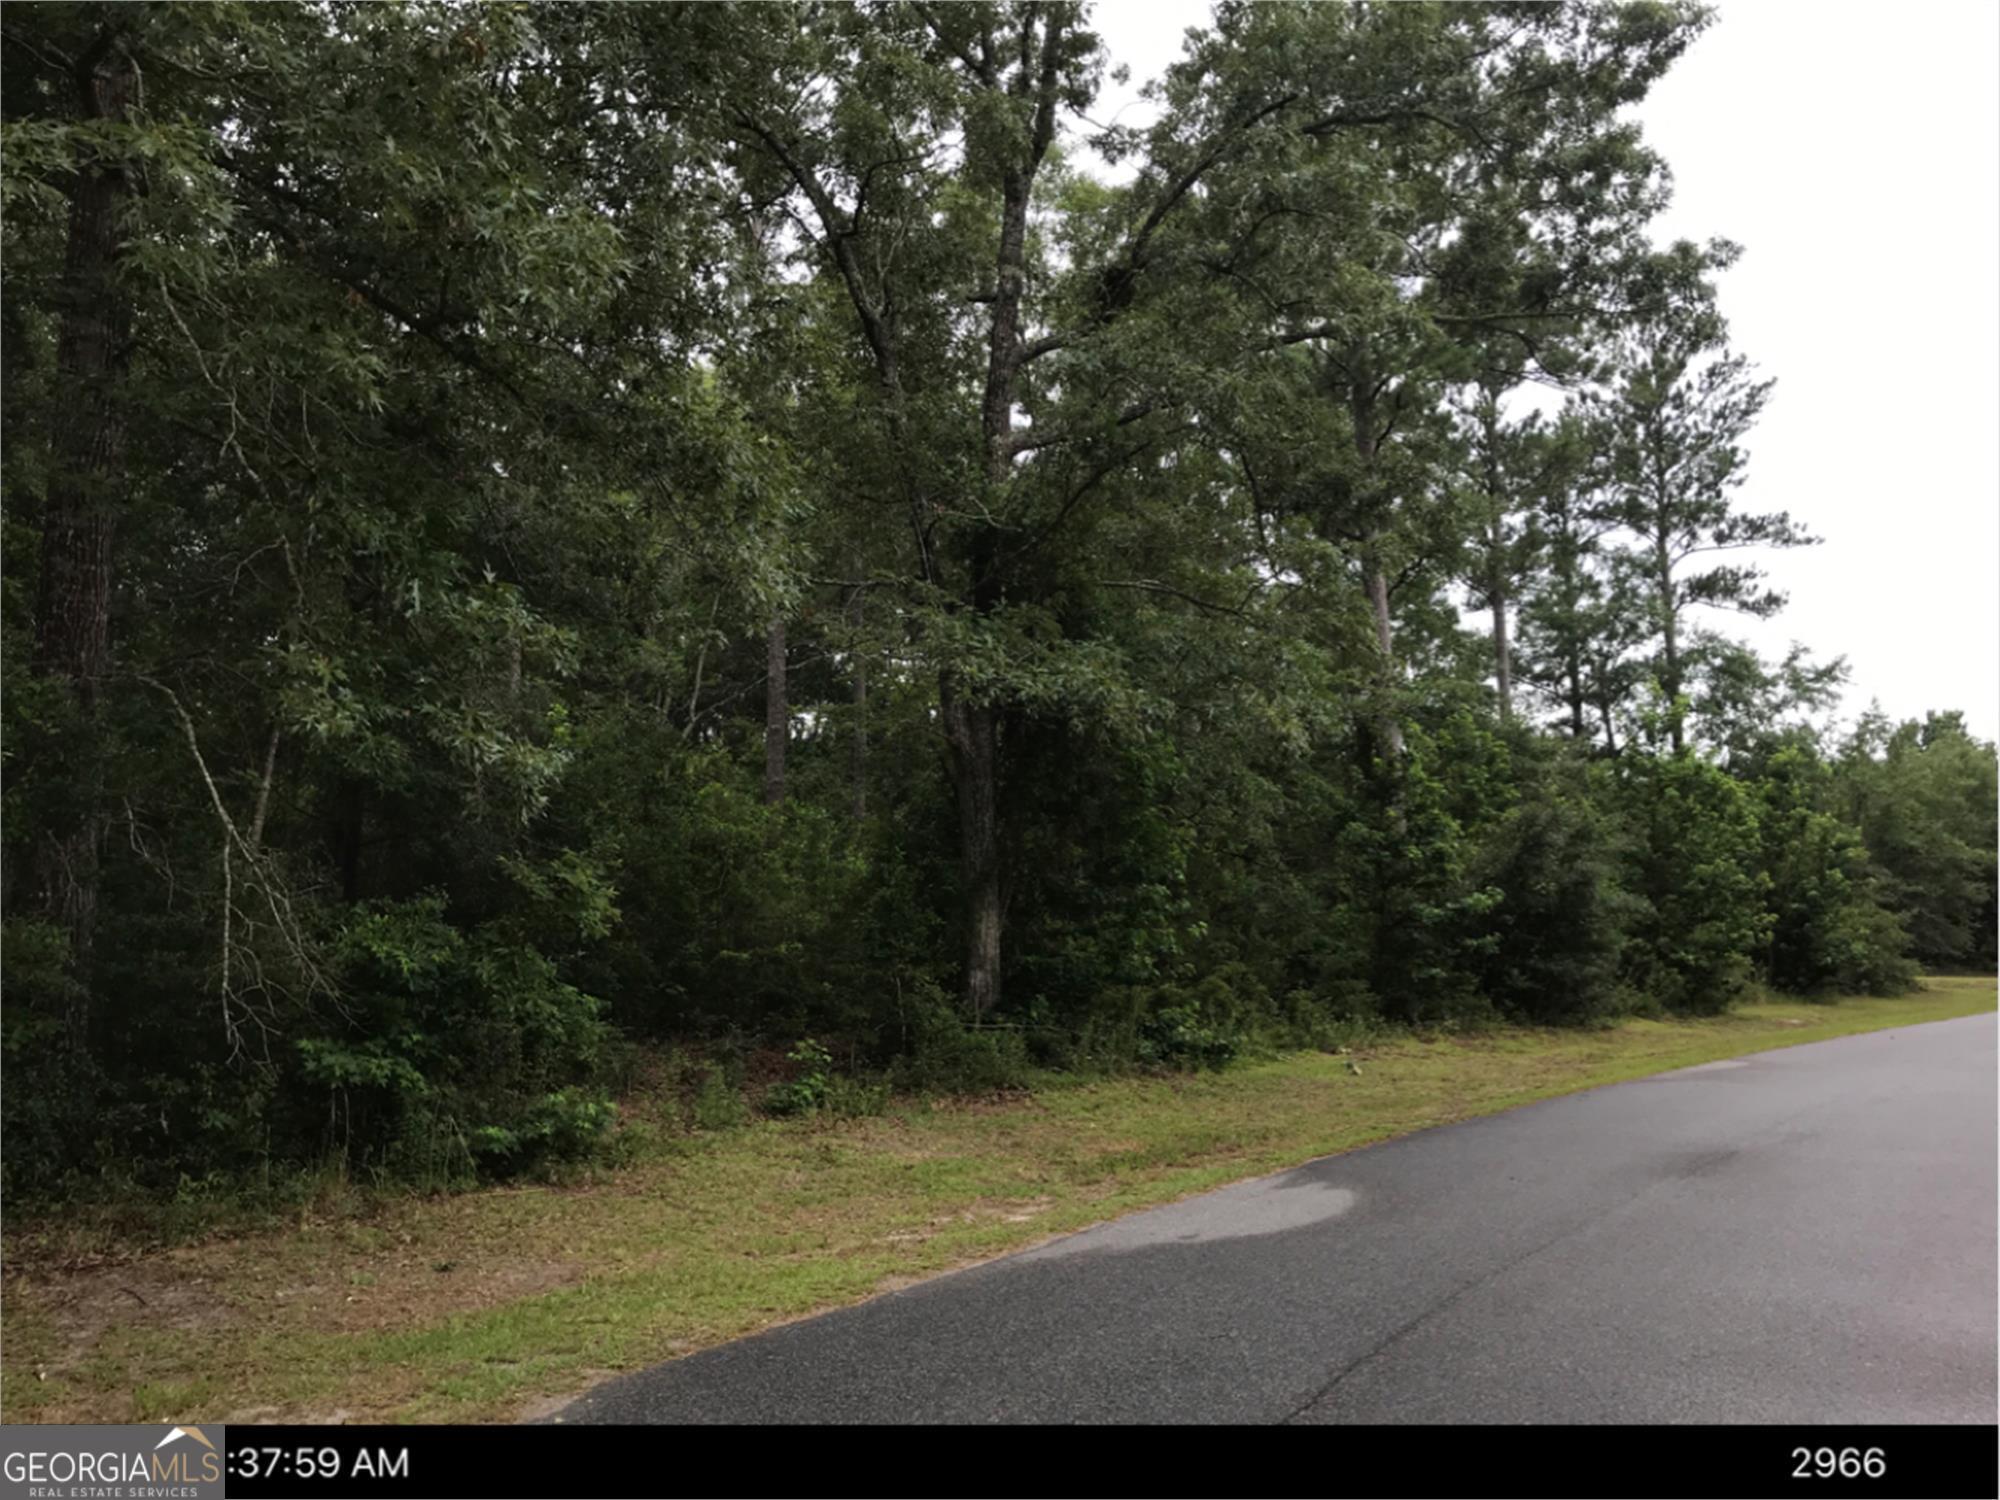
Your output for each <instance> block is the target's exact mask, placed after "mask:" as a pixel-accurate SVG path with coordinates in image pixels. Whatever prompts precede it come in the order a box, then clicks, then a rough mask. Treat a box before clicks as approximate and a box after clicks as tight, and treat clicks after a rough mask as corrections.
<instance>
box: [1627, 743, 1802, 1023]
mask: <svg viewBox="0 0 2000 1500" xmlns="http://www.w3.org/2000/svg"><path fill="white" fill-rule="evenodd" d="M1619 772H1620V775H1619V791H1620V794H1621V797H1622V800H1623V803H1624V806H1625V812H1626V817H1627V819H1628V820H1629V826H1630V829H1631V846H1630V854H1629V856H1628V863H1629V866H1630V870H1631V874H1630V877H1629V884H1630V888H1631V889H1632V891H1633V892H1634V894H1636V895H1637V896H1639V897H1640V898H1641V900H1642V901H1643V902H1644V903H1645V904H1644V906H1643V907H1642V908H1641V909H1640V913H1639V917H1638V920H1637V921H1636V922H1635V924H1634V927H1633V932H1632V941H1631V943H1630V944H1629V945H1628V946H1627V949H1626V971H1627V975H1628V977H1629V978H1630V979H1631V981H1632V982H1633V984H1634V985H1635V986H1636V987H1637V988H1638V989H1639V990H1640V991H1642V992H1643V993H1645V994H1647V995H1650V996H1652V997H1653V998H1654V999H1656V1000H1657V1001H1658V1002H1659V1003H1660V1004H1662V1005H1664V1006H1665V1007H1666V1008H1667V1009H1669V1010H1675V1011H1685V1012H1688V1013H1690V1014H1696V1015H1706V1014H1713V1013H1715V1012H1717V1011H1720V1010H1723V1009H1726V1008H1727V1007H1728V1005H1729V1004H1730V1002H1731V1001H1733V1000H1735V999H1736V998H1737V997H1738V996H1740V995H1741V994H1743V993H1744V991H1745V990H1746V989H1747V988H1748V987H1749V985H1750V983H1751V981H1752V979H1753V978H1754V977H1755V962H1754V960H1755V955H1756V954H1757V953H1758V952H1759V951H1760V950H1761V949H1762V947H1763V945H1764V944H1765V943H1766V942H1767V941H1768V939H1769V935H1770V931H1771V926H1772V922H1771V918H1770V916H1769V914H1768V913H1767V911H1766V909H1765V896H1766V893H1767V890H1768V888H1769V884H1770V881H1769V877H1768V876H1766V875H1765V874H1764V872H1763V871H1762V870H1761V869H1760V868H1759V860H1758V854H1759V847H1758V840H1757V809H1756V806H1755V802H1754V800H1753V799H1752V796H1751V794H1750V793H1749V792H1748V791H1746V790H1745V789H1744V787H1743V786H1742V785H1741V784H1740V783H1738V782H1736V781H1734V780H1732V779H1731V778H1730V777H1729V776H1728V775H1727V774H1725V773H1724V772H1723V771H1722V770H1721V769H1720V768H1718V767H1716V766H1714V765H1712V764H1710V763H1709V762H1707V761H1704V760H1701V759H1699V758H1698V757H1696V756H1694V755H1691V754H1688V753H1686V752H1682V753H1681V754H1678V755H1668V756H1637V755H1635V756H1630V757H1627V758H1625V759H1624V760H1623V761H1621V763H1620V765H1619Z"/></svg>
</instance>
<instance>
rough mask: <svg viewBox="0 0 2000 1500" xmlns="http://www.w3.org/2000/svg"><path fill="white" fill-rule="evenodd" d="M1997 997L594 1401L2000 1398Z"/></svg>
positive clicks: (1175, 1406) (969, 1410)
mask: <svg viewBox="0 0 2000 1500" xmlns="http://www.w3.org/2000/svg"><path fill="white" fill-rule="evenodd" d="M1994 1048H1995V1018H1994V1017H1993V1016H1992V1015H1985V1016H1975V1017H1968V1018H1966V1019H1963V1020H1956V1021H1942V1022H1937V1023H1934V1024H1931V1025H1926V1026H1916V1027H1910V1028H1908V1029H1905V1030H1900V1031H1885V1032H1876V1033H1873V1034H1870V1035H1866V1036H1856V1037H1847V1038H1843V1039H1841V1040H1838V1041H1831V1042H1821V1043H1816V1044H1812V1045H1808V1046H1802V1047H1794V1048H1788V1049H1785V1050H1782V1051H1777V1052H1766V1053H1762V1054H1759V1055H1757V1056H1754V1057H1748V1058H1743V1059H1739V1060H1735V1061H1730V1062H1723V1063H1710V1064H1708V1065H1706V1066H1704V1067H1699V1068H1691V1069H1688V1070H1686V1071H1683V1072H1678V1073H1667V1074H1661V1075H1659V1076H1657V1077H1654V1078H1649V1079H1644V1080H1641V1081H1638V1082H1634V1083H1626V1084H1619V1085H1615V1086H1613V1087H1609V1088H1601V1089H1597V1090H1594V1091H1592V1092H1590V1093H1587V1094H1579V1095H1573V1096H1571V1097H1569V1098H1564V1099H1554V1100H1550V1101H1548V1102H1546V1103H1542V1104H1536V1105H1531V1106H1528V1107H1526V1108H1523V1109H1517V1110H1513V1111H1510V1112H1509V1113H1507V1114H1502V1115H1494V1116H1490V1117H1488V1118H1486V1119H1481V1120H1473V1121H1469V1122H1467V1123H1465V1124H1462V1125H1453V1126H1447V1127H1443V1128H1441V1129H1436V1130H1427V1131H1424V1132H1423V1133H1421V1134H1418V1135H1413V1136H1407V1137H1404V1138H1403V1139H1401V1140H1397V1141H1390V1142H1386V1143H1384V1144H1382V1145H1379V1146H1373V1147H1370V1148H1368V1149H1366V1150H1361V1151H1355V1152H1351V1153H1349V1154H1348V1155H1345V1156H1338V1157H1329V1158H1327V1159H1325V1160H1322V1161H1317V1162H1314V1163H1311V1164H1310V1165H1307V1166H1304V1167H1301V1168H1299V1169H1297V1170H1296V1171H1291V1172H1286V1173H1283V1174H1281V1175H1279V1176H1276V1177H1267V1178H1263V1179H1260V1180H1257V1181H1254V1182H1247V1183H1240V1184H1238V1185H1236V1186H1234V1187H1230V1188H1226V1189H1224V1190H1222V1191H1220V1192H1215V1193H1209V1194H1207V1195H1205V1196H1203V1197H1200V1198H1194V1199H1189V1200H1187V1201H1185V1202H1182V1203H1177V1204H1174V1205H1171V1206H1169V1207H1166V1208H1160V1209H1155V1210H1151V1211H1149V1212H1146V1213H1140V1214H1134V1215H1131V1216H1130V1217H1127V1218H1124V1219H1119V1220H1116V1221H1114V1222H1112V1223H1109V1224H1105V1225H1100V1226H1099V1227H1097V1228H1095V1229H1090V1230H1086V1231H1084V1232H1082V1233H1080V1234H1075V1235H1071V1236H1069V1237H1067V1238H1065V1239H1061V1240H1056V1241H1053V1242H1051V1243H1049V1244H1047V1245H1044V1246H1042V1247H1041V1248H1039V1249H1036V1250H1031V1251H1028V1252H1025V1253H1023V1254H1019V1255H1014V1256H1010V1257H1008V1258H1006V1259H1004V1260H998V1261H993V1262H990V1263H988V1264H986V1265H983V1266H978V1267H974V1268H972V1269H970V1270H966V1271H961V1272H958V1273H956V1274H953V1275H949V1276H943V1277H939V1278H937V1279H935V1280H931V1281H927V1282H923V1283H921V1284H919V1285H916V1286H912V1287H910V1288H908V1289H906V1290H903V1291H900V1292H895V1293H891V1294H889V1295H886V1296H882V1297H878V1298H876V1299H875V1300H874V1301H872V1302H868V1303H865V1304H862V1305H860V1306H857V1307H852V1308H847V1309H844V1310H842V1311H839V1312H833V1313H829V1314H826V1315H825V1316H823V1317H819V1318H814V1319H812V1320H810V1321H807V1322H803V1323H794V1324H791V1325H788V1326H786V1327H783V1328H779V1329H775V1330H773V1331H771V1332H769V1333H766V1334H762V1335H759V1336H757V1337H755V1338H750V1339H744V1340H742V1341H741V1342H738V1343H734V1344H728V1345H725V1346H723V1347H721V1348H718V1349H713V1350H710V1351H708V1352H706V1353H703V1354H698V1355H694V1356H691V1357H689V1358H686V1359H681V1360H677V1361H675V1362H673V1363H671V1364H667V1365H662V1366H659V1367H657V1368H655V1369H651V1370H646V1371H642V1372H639V1373H637V1374H633V1375H628V1376H624V1377H621V1378H619V1379H617V1380H614V1381H612V1382H610V1383H608V1384H605V1385H602V1386H599V1387H598V1388H597V1389H595V1390H594V1391H592V1392H590V1393H589V1394H587V1395H585V1396H584V1397H582V1398H581V1399H580V1400H578V1401H577V1402H576V1403H574V1404H573V1405H571V1406H570V1407H569V1408H567V1409H566V1410H565V1411H564V1412H562V1413H561V1414H560V1415H559V1416H558V1417H557V1418H556V1419H555V1420H558V1421H565V1422H593V1421H596V1422H607V1421H609V1422H1114V1421H1125V1422H1282V1421H1292V1422H1614V1421H1616V1422H1642V1423H1654V1422H1983V1423H1990V1422H1992V1420H1993V1417H1994V1407H1995V1377H1994V1365H1995V1326H1996V1311H2000V1310H1996V1306H1995V1264H1994V1261H1995V1249H1994V1247H1995V1186H1994V1184H1995V1116H1996V1103H1995V1074H1996V1068H1995V1051H1994Z"/></svg>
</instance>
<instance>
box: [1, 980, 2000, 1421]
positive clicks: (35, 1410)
mask: <svg viewBox="0 0 2000 1500" xmlns="http://www.w3.org/2000/svg"><path fill="white" fill-rule="evenodd" d="M1994 999H1995V994H1994V982H1993V981H1992V980H1991V979H1988V978H1980V979H1945V980H1932V981H1929V982H1928V983H1927V984H1926V985H1925V987H1924V989H1923V991H1922V992H1921V993H1917V994H1912V995H1908V996H1903V997H1898V998H1893V999H1848V1000H1843V1001H1841V1002H1839V1003H1837V1004H1819V1005H1811V1004H1802V1003H1798V1002H1783V1003H1776V1002H1773V1003H1756V1004H1750V1005H1745V1006H1743V1007H1741V1008H1739V1009H1738V1010H1737V1011H1735V1012H1734V1013H1732V1014H1730V1015H1727V1016H1717V1017H1708V1018H1698V1019H1674V1020H1645V1019H1635V1020H1628V1021H1624V1022H1621V1023H1618V1024H1615V1025H1608V1026H1599V1027H1590V1028H1580V1027H1565V1028H1559V1029H1558V1028H1541V1029H1531V1028H1520V1027H1508V1028H1501V1029H1495V1030H1489V1031H1484V1032H1479V1033H1475V1034H1463V1033H1460V1034H1452V1033H1442V1032H1441V1033H1431V1034H1424V1035H1397V1036H1382V1037H1376V1038H1373V1039H1368V1040H1361V1039H1357V1041H1356V1042H1355V1044H1354V1045H1352V1046H1349V1047H1347V1048H1345V1049H1344V1050H1339V1051H1333V1052H1295V1053H1288V1054H1285V1055H1282V1056H1276V1057H1270V1058H1266V1059H1262V1060H1254V1061H1248V1062H1244V1063H1241V1064H1239V1065H1237V1066H1234V1067H1231V1068H1229V1069H1227V1070H1224V1071H1205V1072H1198V1073H1181V1074H1172V1075H1162V1076H1155V1077H1149V1078H1125V1079H1117V1080H1106V1081H1099V1082H1093V1083H1072V1084H1070V1085H1068V1086H1059V1087H1045V1088H1043V1089H1040V1090H1038V1091H1036V1092H1035V1093H1033V1094H1016V1095H995V1096H988V1097H985V1098H979V1099H968V1098H937V1099H916V1098H909V1097H902V1096H898V1097H893V1098H889V1099H885V1100H882V1101H880V1102H879V1106H878V1108H879V1112H875V1113H868V1114H864V1115H861V1116H859V1117H856V1116H852V1115H847V1116H843V1115H842V1114H840V1113H839V1112H837V1111H836V1110H835V1109H832V1108H829V1107H827V1106H826V1105H825V1104H824V1103H823V1104H822V1105H821V1106H820V1107H817V1108H814V1109H810V1110H802V1111H795V1112H794V1113H795V1117H794V1118H790V1119H786V1120H782V1121H780V1120H771V1119H761V1120H742V1121H740V1122H738V1123H730V1124H723V1125H720V1126H714V1125H710V1126H703V1125H700V1124H697V1123H696V1122H694V1121H692V1120H691V1118H690V1108H691V1105H690V1102H689V1101H688V1100H686V1099H685V1098H682V1097H680V1096H678V1095H673V1094H671V1093H661V1092H659V1091H654V1092H651V1093H644V1092H642V1093H639V1094H635V1095H634V1096H632V1097H631V1098H630V1099H628V1100H627V1103H628V1105H629V1109H628V1111H627V1114H626V1116H625V1119H626V1121H627V1124H626V1125H625V1127H624V1131H623V1133H622V1135H621V1138H620V1145H619V1148H618V1155H619V1157H620V1165H619V1166H618V1167H617V1168H616V1169H615V1170H608V1171H597V1172H592V1173H588V1174H581V1175H576V1176H572V1177H569V1178H567V1179H563V1180H557V1181H550V1182H544V1183H536V1184H532V1185H529V1184H518V1185H514V1186H509V1187H498V1188H489V1189H485V1190H481V1191H478V1192H473V1193H464V1194H456V1195H431V1196H416V1195H412V1194H410V1193H408V1192H406V1191H405V1192H401V1193H395V1194H389V1195H384V1194H380V1193H376V1194H369V1193H363V1192H360V1191H358V1190H357V1189H356V1188H355V1187H353V1186H352V1185H346V1186H343V1185H342V1184H340V1183H338V1182H336V1181H332V1180H323V1181H321V1182H320V1183H319V1184H318V1191H317V1192H316V1193H315V1194H314V1195H313V1196H312V1197H311V1198H308V1199H305V1200H302V1201H300V1202H299V1203H297V1204H296V1205H295V1206H294V1207H293V1208H292V1209H291V1210H290V1211H289V1212H288V1214H287V1215H286V1216H285V1217H284V1218H283V1219H281V1220H273V1221H267V1222H266V1224H265V1226H264V1227H263V1228H260V1229H257V1230H254V1231H250V1232H238V1233H234V1234H212V1235H210V1236H208V1237H206V1238H200V1239H195V1240H193V1241H190V1242H186V1243H181V1244H178V1245H175V1246H173V1247H171V1248H154V1249H148V1250H143V1251H142V1250H139V1249H137V1248H136V1246H137V1244H138V1243H139V1241H138V1240H137V1239H136V1238H135V1237H134V1236H133V1235H132V1234H131V1233H130V1229H131V1226H126V1227H125V1229H123V1230H121V1229H120V1228H119V1227H118V1226H116V1225H112V1224H109V1223H106V1222H103V1221H98V1222H94V1223H93V1222H92V1221H90V1220H89V1219H88V1218H87V1217H86V1218H83V1219H81V1220H79V1221H77V1222H72V1223H48V1224H39V1225H35V1226H33V1227H32V1228H27V1229H10V1238H9V1240H8V1244H7V1257H8V1273H7V1277H6V1280H5V1284H4V1285H5V1290H4V1312H5V1324H4V1335H5V1346H6V1366H5V1379H4V1385H0V1407H4V1411H5V1415H6V1417H7V1419H8V1420H9V1421H109V1422H118V1421H165V1420H178V1419H189V1420H192V1419H195V1418H206V1419H209V1420H214V1419H216V1418H219V1417H221V1418H227V1419H228V1420H231V1421H245V1420H260V1419H262V1420H280V1419H299V1420H357V1421H358V1420H366V1419H378V1420H405V1419H407V1420H418V1419H422V1420H503V1419H509V1418H513V1417H518V1416H521V1415H525V1414H530V1413H537V1412H543V1411H547V1410H549V1409H551V1408H552V1406H553V1405H554V1404H555V1403H556V1402H558V1401H560V1400H561V1399H562V1398H564V1397H567V1396H569V1395H572V1394H574V1393H575V1392H576V1391H578V1390H579V1389H581V1388H583V1387H585V1386H587V1385H588V1384H590V1383H591V1382H592V1381H594V1380H596V1379H598V1378H600V1377H602V1376H604V1375H606V1374H608V1373H611V1372H613V1371H617V1370H624V1369H630V1368H635V1367H638V1366H642V1365H644V1364H648V1363H651V1362H655V1361H658V1360H662V1359H667V1358H672V1357H674V1356H676V1355H679V1354H683V1353H687V1352H689V1351H692V1350H694V1349H698V1348H702V1347H704V1346H707V1345H709V1344H713V1343H716V1342H719V1341H721V1340H724V1339H728V1338H731V1337H735V1336H738V1335H741V1334H745V1333H748V1332H751V1331H753V1330H755V1329H758V1328H762V1327H766V1326H768V1325H770V1324H772V1323H776V1322H780V1321H783V1320H785V1319H788V1318H793V1317H797V1316H800V1315H803V1314H806V1313H809V1312H812V1311H815V1310H818V1309H823V1308H826V1307H830V1306H835V1305H838V1304H841V1303H846V1302H852V1301H856V1300H859V1299H861V1298H865V1297H867V1296H870V1295H873V1294H876V1293H880V1292H883V1291H886V1290H891V1289H894V1288H896V1287H898V1286H900V1285H903V1284H905V1283H906V1282H907V1281H908V1280H910V1279H912V1278H919V1277H922V1276H925V1275H928V1274H931V1273H935V1272H938V1271H942V1270H944V1269H947V1268H949V1267H952V1266H955V1265H960V1264H964V1263H967V1262H970V1261H976V1260H979V1259H982V1258H985V1257H988V1256H991V1255H994V1254H998V1253H1001V1252H1003V1251H1006V1250H1011V1249H1016V1248H1019V1247H1021V1246H1024V1245H1027V1244H1030V1243H1032V1242H1034V1241H1036V1240H1039V1239H1042V1238H1044V1237H1046V1236H1049V1235H1052V1234H1059V1233H1062V1232H1064V1231H1068V1230H1073V1229H1077V1228H1079V1227H1082V1226H1084V1225H1086V1224H1089V1223H1092V1222H1095V1221H1098V1220H1101V1219H1105V1218H1108V1217H1111V1216H1114V1215H1116V1214H1119V1213H1123V1212H1127V1211H1130V1210H1133V1209H1137V1208H1141V1207H1144V1206H1147V1205H1150V1204H1155V1203H1161V1202H1165V1201H1168V1200H1170V1199H1173V1198H1176V1197H1180V1196H1182V1195H1185V1194H1187V1193H1191V1192H1197V1191H1200V1190H1202V1189H1205V1188H1210V1187H1214V1186H1218V1185H1220V1184H1222V1183H1225V1182H1228V1181H1231V1180H1234V1179H1237V1178H1241V1177H1245V1176H1249V1175H1253V1174H1256V1173H1259V1172H1264V1171H1270V1170H1275V1169H1278V1168H1282V1167H1286V1166H1291V1165H1295V1164H1297V1163H1299V1162H1302V1161H1305V1160H1307V1159H1310V1158H1312V1157H1314V1156H1318V1155H1323V1154H1326V1153H1330V1152H1337V1151H1343V1150H1349V1149H1352V1148H1354V1147H1357V1146H1361V1145H1365V1144H1367V1143H1369V1142H1372V1141H1378V1140H1382V1139H1386V1138H1388V1137H1390V1136H1394V1135H1399V1134H1402V1133H1405V1132H1407V1131H1411V1130H1417V1129H1422V1128H1424V1127H1426V1126H1431V1125H1438V1124H1443V1123H1447V1122H1449V1121H1453V1120H1459V1119H1464V1118H1467V1117H1470V1116H1474V1115H1479V1114H1485V1113H1490V1112H1492V1111H1494V1110H1499V1109H1504V1108H1508V1107H1510V1106H1513V1105H1518V1104H1523V1103H1527V1102H1529V1101H1532V1100H1535V1099H1540V1098H1544V1097H1547V1096H1550V1095H1554V1094H1560V1093H1566V1092H1571V1091H1574V1090H1577V1089H1582V1088H1589V1087H1593V1086H1596V1085H1600V1084H1605V1083H1612V1082H1617V1081H1620V1080H1623V1079H1629V1078H1634V1077H1638V1076H1642V1075H1644V1074H1647V1073H1653V1072H1658V1071H1661V1070H1663V1069H1667V1068H1674V1067H1684V1066H1690V1065H1693V1064H1697V1063H1702V1062H1707V1061H1712V1060H1714V1059H1717V1058H1721V1057H1728V1056H1735V1055H1738V1054H1741V1053H1745V1052H1752V1051H1757V1050H1761V1049H1764V1048H1769V1047H1782V1046H1788V1045H1792V1044H1796V1043H1801V1042H1811V1041H1819V1040H1824V1039H1827V1038H1829V1037H1835V1036H1840V1035H1844V1034H1848V1033H1853V1032H1860V1031H1868V1030H1874V1029H1878V1028H1881V1027H1889V1026H1902V1025H1913V1024H1917V1023H1921V1022H1926V1021H1933V1020H1939V1019H1943V1018H1946V1017H1951V1016H1959V1015H1967V1014H1972V1013H1976V1012H1980V1011H1987V1010H1991V1009H1992V1008H1993V1006H1994Z"/></svg>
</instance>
